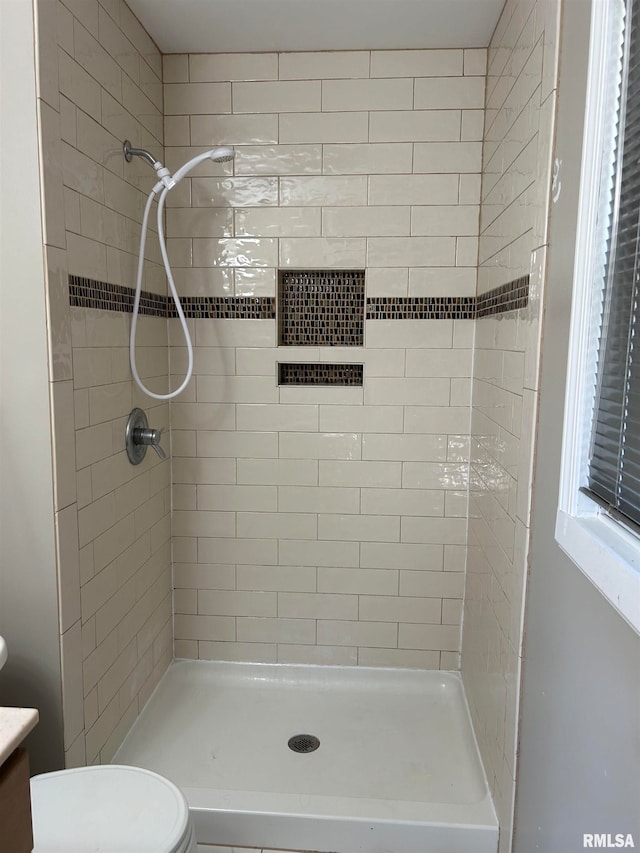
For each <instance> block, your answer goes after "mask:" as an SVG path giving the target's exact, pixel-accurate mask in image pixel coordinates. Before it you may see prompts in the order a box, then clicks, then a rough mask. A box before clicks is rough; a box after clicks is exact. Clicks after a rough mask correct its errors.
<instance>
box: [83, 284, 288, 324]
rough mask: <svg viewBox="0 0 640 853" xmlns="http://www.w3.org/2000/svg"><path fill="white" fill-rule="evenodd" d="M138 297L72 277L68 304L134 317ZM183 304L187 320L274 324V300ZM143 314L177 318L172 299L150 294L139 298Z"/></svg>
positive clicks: (192, 299) (209, 299)
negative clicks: (268, 322) (270, 321)
mask: <svg viewBox="0 0 640 853" xmlns="http://www.w3.org/2000/svg"><path fill="white" fill-rule="evenodd" d="M135 295H136V292H135V290H134V288H132V287H124V286H123V285H120V284H109V283H107V282H105V281H96V280H95V279H92V278H83V277H81V276H77V275H70V276H69V304H70V305H72V306H76V307H79V308H101V309H104V310H107V311H123V312H125V313H127V314H131V313H132V312H133V303H134V301H135ZM180 301H181V303H182V310H183V311H184V315H185V317H188V318H203V319H213V318H224V319H241V320H273V319H275V316H276V301H275V298H274V297H273V296H183V297H182V299H181V300H180ZM140 313H141V314H147V315H150V316H153V317H177V316H178V312H177V311H176V307H175V304H174V302H173V299H172V298H171V297H170V296H163V295H161V294H159V293H151V292H150V291H147V290H143V291H142V293H141V294H140Z"/></svg>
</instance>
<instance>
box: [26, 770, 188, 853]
mask: <svg viewBox="0 0 640 853" xmlns="http://www.w3.org/2000/svg"><path fill="white" fill-rule="evenodd" d="M31 804H32V813H33V814H32V817H33V835H34V845H35V846H34V848H33V853H190V851H192V850H195V849H196V845H195V838H194V834H193V827H192V823H191V820H190V818H189V807H188V805H187V801H186V799H185V797H184V795H183V794H182V792H181V791H180V790H179V789H178V788H177V787H176V786H175V785H174V784H173V783H172V782H169V780H168V779H165V778H164V777H162V776H159V775H158V774H157V773H152V772H151V771H149V770H143V769H142V768H139V767H128V766H124V765H100V766H96V767H79V768H75V769H73V770H60V771H58V772H55V773H43V774H41V775H40V776H34V777H33V778H32V779H31Z"/></svg>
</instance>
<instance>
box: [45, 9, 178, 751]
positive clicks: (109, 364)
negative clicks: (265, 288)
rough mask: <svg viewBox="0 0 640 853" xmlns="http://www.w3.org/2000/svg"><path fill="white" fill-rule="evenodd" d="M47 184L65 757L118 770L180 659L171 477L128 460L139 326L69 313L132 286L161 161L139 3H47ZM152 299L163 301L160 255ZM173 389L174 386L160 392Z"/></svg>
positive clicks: (144, 351)
mask: <svg viewBox="0 0 640 853" xmlns="http://www.w3.org/2000/svg"><path fill="white" fill-rule="evenodd" d="M36 29H37V33H36V42H37V78H38V97H39V133H40V170H41V176H40V178H41V192H42V198H43V220H44V234H45V243H46V245H45V252H46V262H47V311H48V328H49V376H50V380H51V400H52V419H53V436H54V492H55V494H54V498H55V509H56V532H57V555H58V567H57V571H58V588H59V608H60V612H59V620H60V635H61V636H60V644H61V654H62V699H63V711H64V746H65V757H66V762H67V766H77V765H82V764H85V763H89V764H91V763H95V762H96V761H107V760H109V759H110V758H111V757H112V755H113V753H114V752H115V749H116V748H117V746H118V744H119V741H120V740H121V738H122V737H123V736H124V734H125V733H126V731H127V730H128V728H129V727H130V725H131V724H132V722H133V721H134V719H135V717H136V716H137V713H138V712H139V710H140V708H141V707H142V705H143V704H144V702H145V701H146V699H147V698H148V696H149V694H150V692H151V691H152V690H153V688H154V686H155V685H156V684H157V682H158V680H159V678H160V677H161V675H162V673H163V672H164V670H165V669H166V667H167V665H168V663H169V661H170V659H171V654H172V632H171V576H170V574H171V569H170V564H171V555H170V545H169V537H170V514H169V510H170V506H169V463H168V462H165V463H161V462H159V461H156V459H155V457H154V458H153V459H151V457H149V458H148V459H147V460H145V463H144V464H143V465H142V466H140V468H138V469H134V468H132V466H130V465H129V463H128V462H127V461H126V454H125V451H124V444H123V436H124V424H125V421H126V417H127V415H128V413H129V411H130V409H131V408H132V407H133V406H134V405H142V406H144V407H145V408H146V409H147V411H148V412H149V414H150V419H151V420H152V422H157V423H158V425H159V426H160V425H165V426H168V424H169V410H168V406H167V405H161V406H152V407H149V406H148V401H147V399H146V398H145V399H142V397H141V396H140V395H139V394H138V392H137V391H135V390H134V388H133V385H132V382H131V377H130V372H129V368H128V319H126V318H125V316H124V315H123V314H114V313H112V312H109V311H99V310H95V309H86V308H71V307H70V305H69V285H68V277H69V274H75V275H79V276H86V277H89V278H96V279H98V280H100V281H108V282H110V283H111V284H123V285H127V286H131V284H132V280H133V276H134V271H135V262H136V257H137V241H138V236H139V225H140V221H141V214H142V208H143V204H144V193H143V188H145V187H147V185H148V183H149V178H150V173H149V169H148V167H146V166H144V168H143V166H142V164H140V163H136V162H134V163H132V164H131V166H125V162H124V158H123V156H122V140H123V139H124V138H129V139H131V141H132V142H133V144H134V145H138V146H141V147H145V148H148V149H150V150H152V151H154V152H156V153H157V154H158V156H162V153H163V128H162V119H161V116H162V62H161V57H160V54H159V52H158V51H157V48H156V47H155V45H154V44H153V42H152V40H151V39H150V37H149V36H148V35H147V33H146V32H145V31H144V30H143V28H142V27H141V25H140V24H139V22H138V21H137V19H136V18H135V17H134V16H133V14H132V13H131V12H130V10H129V9H128V7H127V6H126V4H125V3H121V2H107V0H100V2H98V0H83V2H77V0H61V2H57V0H38V2H37V4H36ZM147 255H148V257H147V265H146V267H147V269H146V273H145V287H146V288H148V289H150V290H152V291H157V292H160V293H165V292H166V291H165V284H164V281H163V280H162V279H161V278H160V276H159V275H158V274H157V273H158V270H159V269H160V265H159V258H158V256H157V253H156V251H155V250H154V249H153V248H149V251H148V253H147ZM140 331H141V335H140V341H141V347H140V354H139V359H140V365H141V373H142V375H143V376H144V378H145V379H146V380H149V381H151V382H152V383H156V382H159V383H162V384H163V385H165V386H166V383H167V381H168V350H167V335H166V329H165V330H163V328H162V324H157V323H156V324H153V323H151V322H150V319H149V318H146V317H143V318H141V323H140ZM160 387H161V386H160Z"/></svg>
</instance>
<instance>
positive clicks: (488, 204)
mask: <svg viewBox="0 0 640 853" xmlns="http://www.w3.org/2000/svg"><path fill="white" fill-rule="evenodd" d="M559 8H560V3H559V2H558V0H526V2H516V0H508V2H507V3H506V5H505V8H504V11H503V13H502V16H501V18H500V20H499V22H498V25H497V27H496V30H495V33H494V36H493V39H492V42H491V44H490V46H489V52H488V72H487V101H486V119H485V122H486V124H485V138H484V151H483V176H482V203H481V209H480V244H479V262H480V263H479V269H478V293H479V294H483V293H486V292H488V291H490V290H492V289H493V288H495V287H496V286H500V285H502V284H505V283H506V282H508V281H513V280H514V279H517V278H520V277H521V276H524V275H528V276H529V300H528V304H527V305H526V307H525V308H522V309H520V310H518V311H513V312H509V313H507V314H501V315H497V316H489V317H486V318H482V319H479V320H478V321H477V329H476V346H475V351H474V353H475V355H474V369H473V407H472V429H471V489H470V511H469V544H468V562H467V577H466V585H465V606H464V632H463V638H462V674H463V679H464V683H465V687H466V691H467V697H468V701H469V707H470V711H471V715H472V719H473V723H474V728H475V731H476V736H477V739H478V744H479V746H480V751H481V754H482V758H483V762H484V766H485V769H486V772H487V776H488V778H489V782H490V786H491V789H492V793H493V798H494V803H495V805H496V810H497V813H498V818H499V821H500V853H502V851H505V853H507V851H509V850H510V847H511V836H512V829H513V803H514V793H515V782H514V780H515V774H516V744H517V726H518V713H519V711H518V709H519V691H520V675H521V655H522V636H523V625H522V619H523V612H524V598H525V592H526V573H527V561H528V540H529V526H530V522H531V519H530V513H531V492H532V489H533V482H532V477H533V461H534V453H535V433H536V422H537V406H538V374H539V359H540V346H541V339H540V335H541V319H542V306H543V298H544V281H545V272H546V240H547V222H548V216H549V205H550V187H551V158H552V150H553V137H554V121H555V103H556V87H557V52H558V41H559V27H558V20H559ZM489 471H490V472H491V474H490V476H489V475H488V472H489Z"/></svg>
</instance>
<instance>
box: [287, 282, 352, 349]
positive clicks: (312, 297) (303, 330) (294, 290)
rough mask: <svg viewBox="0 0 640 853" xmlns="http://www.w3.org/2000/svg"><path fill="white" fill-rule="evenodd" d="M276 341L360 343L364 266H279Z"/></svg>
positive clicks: (324, 343) (292, 343)
mask: <svg viewBox="0 0 640 853" xmlns="http://www.w3.org/2000/svg"><path fill="white" fill-rule="evenodd" d="M278 344H279V346H298V347H299V346H316V347H317V346H328V347H361V346H363V344H364V270H280V273H279V277H278Z"/></svg>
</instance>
